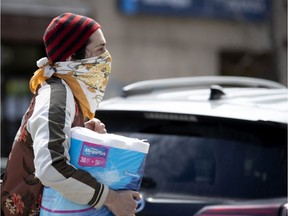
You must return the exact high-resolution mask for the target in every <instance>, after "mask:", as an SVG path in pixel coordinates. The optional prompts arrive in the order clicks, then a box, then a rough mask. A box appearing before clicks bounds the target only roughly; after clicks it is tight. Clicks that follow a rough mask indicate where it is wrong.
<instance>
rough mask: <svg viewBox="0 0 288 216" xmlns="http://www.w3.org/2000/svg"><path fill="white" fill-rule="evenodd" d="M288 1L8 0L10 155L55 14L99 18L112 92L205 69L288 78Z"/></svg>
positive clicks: (4, 20) (4, 87)
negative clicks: (109, 60) (108, 55)
mask: <svg viewBox="0 0 288 216" xmlns="http://www.w3.org/2000/svg"><path fill="white" fill-rule="evenodd" d="M285 4H286V1H284V0H278V1H273V0H271V1H269V0H108V1H103V0H49V1H44V0H2V5H1V7H2V14H1V25H2V32H1V39H2V40H1V51H2V52H1V93H2V94H1V102H2V118H1V126H2V127H1V132H2V136H1V146H2V155H7V152H8V151H9V149H10V146H11V143H12V139H13V137H14V136H15V133H16V130H17V128H18V127H19V124H20V119H21V117H22V115H23V113H24V111H25V110H26V108H27V106H28V103H29V100H30V97H31V95H30V93H29V89H28V81H29V79H30V77H31V75H32V73H33V72H34V71H35V70H36V69H37V67H36V63H35V62H36V61H37V60H38V59H39V58H41V57H43V56H44V55H45V51H44V46H43V44H42V36H43V32H44V30H45V28H46V27H47V25H48V24H49V23H50V21H51V19H52V18H53V17H55V16H57V15H59V14H61V13H63V12H66V11H70V12H75V13H79V14H82V15H87V16H91V17H92V18H95V19H96V20H97V21H99V23H100V24H101V25H102V30H103V32H104V34H105V37H106V39H107V42H108V44H107V45H108V49H109V51H110V53H111V54H112V58H113V64H112V65H113V66H112V74H111V79H110V85H109V87H108V89H107V94H106V97H110V96H115V95H118V94H120V90H121V87H122V86H123V85H126V84H128V83H131V82H134V81H140V80H145V79H154V78H168V77H180V76H182V77H183V76H199V75H240V76H252V77H262V78H266V79H271V80H276V81H279V82H281V83H284V84H286V79H287V73H286V70H287V63H286V61H287V42H286V41H287V40H286V38H287V36H286V33H287V31H286V28H287V23H286V14H287V9H286V8H287V7H286V5H285Z"/></svg>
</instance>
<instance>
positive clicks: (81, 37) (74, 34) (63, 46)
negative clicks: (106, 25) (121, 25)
mask: <svg viewBox="0 0 288 216" xmlns="http://www.w3.org/2000/svg"><path fill="white" fill-rule="evenodd" d="M100 27H101V26H100V25H99V24H98V23H97V22H96V21H95V20H93V19H91V18H88V17H85V16H82V15H77V14H73V13H64V14H62V15H60V16H58V17H55V18H54V19H53V20H52V22H51V23H50V25H49V26H48V27H47V29H46V31H45V33H44V36H43V41H44V44H45V48H46V54H47V57H48V59H49V61H51V62H57V61H65V60H66V59H67V58H68V57H69V56H71V55H72V54H73V53H75V52H76V51H77V50H78V49H79V48H80V47H81V46H82V45H83V44H84V43H85V42H86V41H87V40H88V39H89V37H90V36H91V35H92V34H93V33H94V32H95V31H96V30H97V29H98V28H100Z"/></svg>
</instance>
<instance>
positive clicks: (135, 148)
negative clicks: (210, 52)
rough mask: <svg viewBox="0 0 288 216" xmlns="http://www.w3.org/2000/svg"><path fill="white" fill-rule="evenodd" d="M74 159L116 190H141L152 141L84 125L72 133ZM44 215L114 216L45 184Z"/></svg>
mask: <svg viewBox="0 0 288 216" xmlns="http://www.w3.org/2000/svg"><path fill="white" fill-rule="evenodd" d="M70 145H71V146H70V151H69V154H70V163H71V164H72V165H74V166H75V167H76V168H78V169H82V170H86V171H88V172H89V173H90V174H91V175H92V176H94V177H95V178H96V179H97V180H98V181H99V182H101V183H103V184H105V185H106V186H108V187H109V188H111V189H113V190H123V189H127V190H135V191H139V189H140V184H141V181H142V177H143V174H144V167H145V159H146V155H147V153H148V150H149V143H147V142H145V141H143V140H140V139H135V138H129V137H124V136H121V135H116V134H109V133H107V134H99V133H96V132H93V131H91V130H89V129H86V128H83V127H75V128H73V129H72V133H71V144H70ZM40 215H41V216H48V215H49V216H50V215H51V216H52V215H53V216H56V215H59V216H60V215H73V216H88V215H96V216H112V215H113V214H112V213H111V212H110V211H109V210H108V209H107V208H106V207H105V206H103V207H101V208H100V209H95V208H93V207H91V206H88V205H80V204H77V203H74V202H71V201H69V200H67V199H65V198H64V197H63V196H62V195H61V194H60V193H59V192H57V191H55V190H53V189H52V188H49V187H45V188H44V192H43V198H42V203H41V211H40Z"/></svg>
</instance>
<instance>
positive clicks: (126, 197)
mask: <svg viewBox="0 0 288 216" xmlns="http://www.w3.org/2000/svg"><path fill="white" fill-rule="evenodd" d="M140 199H141V197H140V194H139V193H138V192H136V191H131V190H123V191H113V190H111V189H109V192H108V196H107V199H106V201H105V203H104V205H106V206H107V208H108V209H109V210H110V211H111V212H112V213H113V214H114V215H115V216H135V212H136V208H137V203H136V202H135V200H140Z"/></svg>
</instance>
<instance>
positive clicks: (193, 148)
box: [107, 115, 287, 199]
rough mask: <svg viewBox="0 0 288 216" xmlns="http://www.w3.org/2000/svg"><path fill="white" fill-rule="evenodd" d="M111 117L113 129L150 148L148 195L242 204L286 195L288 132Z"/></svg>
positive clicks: (211, 122) (253, 126) (270, 127)
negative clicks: (162, 194)
mask: <svg viewBox="0 0 288 216" xmlns="http://www.w3.org/2000/svg"><path fill="white" fill-rule="evenodd" d="M120 116H121V115H120ZM110 117H111V118H113V120H111V121H108V125H107V126H108V127H109V123H111V124H112V125H113V126H112V127H111V130H112V132H113V133H118V134H122V135H125V136H129V137H135V138H140V139H146V140H147V141H148V142H149V143H150V149H149V153H148V155H147V158H146V165H145V173H144V178H143V181H142V185H141V189H142V190H143V191H145V192H149V193H172V194H173V193H175V194H183V195H193V196H205V197H221V198H238V199H239V198H242V199H254V198H255V199H256V198H273V197H281V196H283V197H284V196H286V191H287V176H286V175H287V171H286V169H287V146H286V141H287V140H286V127H276V126H274V125H269V124H265V125H263V124H262V125H261V124H256V123H253V124H251V123H247V122H240V121H239V122H238V121H232V122H233V123H231V122H230V123H229V122H228V123H227V122H226V123H225V122H223V121H222V122H220V120H219V122H218V120H217V121H215V119H214V120H211V119H206V120H205V121H200V120H201V119H200V118H198V120H197V122H189V121H174V120H173V121H171V120H169V121H168V120H167V121H166V120H163V119H161V120H158V119H153V120H152V119H138V120H137V119H133V118H131V117H133V116H131V115H130V116H129V117H130V120H128V121H127V120H126V121H124V119H125V117H124V119H122V120H121V121H120V120H117V118H116V117H115V118H114V117H113V116H110ZM122 117H123V116H122ZM127 119H129V118H128V117H127ZM132 119H133V120H132ZM120 122H121V123H120ZM123 122H125V124H124V125H123ZM111 130H110V131H111ZM108 131H109V130H108Z"/></svg>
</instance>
